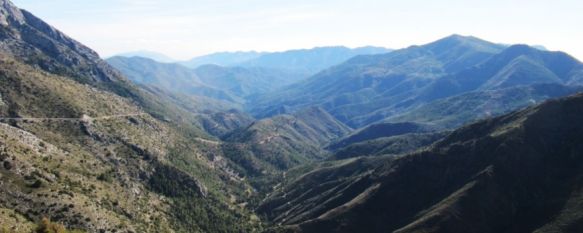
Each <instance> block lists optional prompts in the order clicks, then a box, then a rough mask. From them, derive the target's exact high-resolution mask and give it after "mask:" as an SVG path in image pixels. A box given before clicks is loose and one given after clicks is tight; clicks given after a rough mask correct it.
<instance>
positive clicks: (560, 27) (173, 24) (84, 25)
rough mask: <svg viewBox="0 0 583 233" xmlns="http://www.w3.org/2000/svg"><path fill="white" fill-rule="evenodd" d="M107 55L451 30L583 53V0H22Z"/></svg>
mask: <svg viewBox="0 0 583 233" xmlns="http://www.w3.org/2000/svg"><path fill="white" fill-rule="evenodd" d="M13 2H14V3H15V4H16V5H17V6H18V7H20V8H23V9H26V10H28V11H30V12H32V13H33V14H35V15H36V16H38V17H40V18H42V19H43V20H45V21H47V22H48V23H49V24H51V25H53V26H55V27H57V28H58V29H60V30H61V31H63V32H65V33H66V34H67V35H69V36H71V37H73V38H75V39H76V40H78V41H80V42H82V43H84V44H85V45H87V46H89V47H91V48H92V49H94V50H96V51H97V52H98V53H99V54H100V55H101V56H103V57H108V56H112V55H115V54H119V53H123V52H130V51H138V50H148V51H156V52H160V53H164V54H166V55H168V56H170V57H173V58H175V59H182V60H185V59H189V58H192V57H195V56H200V55H204V54H208V53H212V52H219V51H250V50H255V51H283V50H288V49H299V48H312V47H316V46H331V45H344V46H348V47H359V46H365V45H375V46H383V47H388V48H393V49H398V48H404V47H408V46H410V45H419V44H425V43H428V42H431V41H435V40H438V39H440V38H442V37H446V36H448V35H451V34H461V35H472V36H476V37H479V38H482V39H485V40H488V41H492V42H497V43H505V44H517V43H522V44H530V45H543V46H545V47H546V48H548V49H550V50H561V51H565V52H567V53H569V54H571V55H573V56H575V57H577V58H578V59H579V60H583V13H582V12H583V1H581V0H552V1H551V0H406V1H405V0H399V1H397V0H50V1H47V0H13Z"/></svg>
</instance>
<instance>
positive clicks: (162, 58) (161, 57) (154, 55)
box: [114, 50, 177, 63]
mask: <svg viewBox="0 0 583 233" xmlns="http://www.w3.org/2000/svg"><path fill="white" fill-rule="evenodd" d="M114 57H128V58H131V57H143V58H148V59H152V60H154V61H157V62H162V63H173V62H177V60H175V59H174V58H171V57H168V56H166V55H165V54H162V53H158V52H152V51H145V50H142V51H135V52H127V53H120V54H116V55H115V56H114Z"/></svg>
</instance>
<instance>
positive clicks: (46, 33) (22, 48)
mask: <svg viewBox="0 0 583 233" xmlns="http://www.w3.org/2000/svg"><path fill="white" fill-rule="evenodd" d="M0 24H1V25H2V27H0V52H2V53H4V54H7V55H12V56H14V57H15V58H17V59H19V60H21V61H23V62H25V63H27V64H31V65H34V66H37V67H39V68H41V69H43V70H46V71H48V72H51V73H56V74H61V75H64V76H70V77H73V78H76V79H77V81H81V82H83V83H89V84H92V83H99V82H116V81H122V80H124V78H122V76H121V75H120V74H119V73H118V72H117V71H115V70H114V69H113V68H111V67H110V66H109V65H107V63H105V62H104V61H103V60H101V59H100V58H99V55H98V54H97V53H96V52H95V51H93V50H91V49H90V48H88V47H86V46H84V45H82V44H81V43H79V42H77V41H75V40H73V39H72V38H70V37H68V36H67V35H65V34H64V33H62V32H60V31H59V30H57V29H55V28H53V27H52V26H50V25H48V24H47V23H45V22H44V21H42V20H41V19H39V18H37V17H36V16H34V15H32V14H31V13H30V12H27V11H25V10H21V9H19V8H18V7H16V6H15V5H14V4H12V2H10V1H9V0H0Z"/></svg>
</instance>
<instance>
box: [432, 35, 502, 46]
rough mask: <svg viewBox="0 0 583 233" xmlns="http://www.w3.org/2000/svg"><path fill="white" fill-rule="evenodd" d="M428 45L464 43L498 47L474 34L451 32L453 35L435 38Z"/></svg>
mask: <svg viewBox="0 0 583 233" xmlns="http://www.w3.org/2000/svg"><path fill="white" fill-rule="evenodd" d="M428 45H430V46H431V45H433V46H437V47H442V46H447V47H452V46H457V45H466V46H473V47H483V46H487V47H500V46H498V45H496V44H494V43H491V42H489V41H485V40H482V39H480V38H477V37H474V36H462V35H459V34H453V35H450V36H447V37H444V38H442V39H439V40H437V41H435V42H433V43H430V44H428Z"/></svg>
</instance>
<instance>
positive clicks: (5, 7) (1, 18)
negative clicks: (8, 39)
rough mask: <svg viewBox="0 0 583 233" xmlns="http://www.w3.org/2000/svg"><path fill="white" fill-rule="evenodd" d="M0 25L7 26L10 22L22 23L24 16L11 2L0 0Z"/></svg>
mask: <svg viewBox="0 0 583 233" xmlns="http://www.w3.org/2000/svg"><path fill="white" fill-rule="evenodd" d="M0 5H1V7H0V24H2V25H3V26H8V25H9V23H10V22H15V23H20V24H23V23H24V15H22V12H21V11H20V9H18V8H17V7H16V6H14V4H12V2H10V1H8V0H0Z"/></svg>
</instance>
